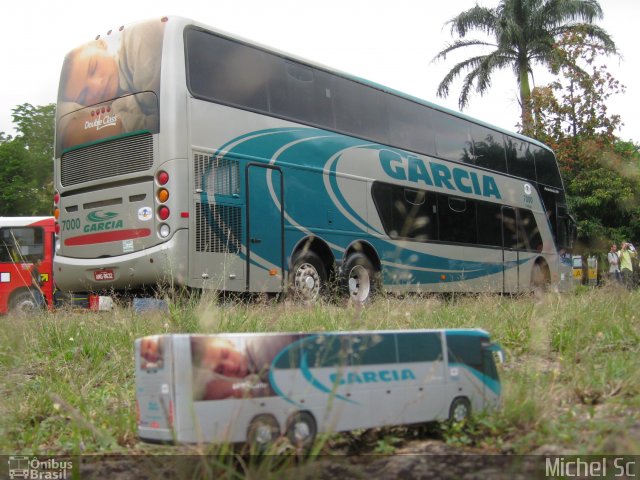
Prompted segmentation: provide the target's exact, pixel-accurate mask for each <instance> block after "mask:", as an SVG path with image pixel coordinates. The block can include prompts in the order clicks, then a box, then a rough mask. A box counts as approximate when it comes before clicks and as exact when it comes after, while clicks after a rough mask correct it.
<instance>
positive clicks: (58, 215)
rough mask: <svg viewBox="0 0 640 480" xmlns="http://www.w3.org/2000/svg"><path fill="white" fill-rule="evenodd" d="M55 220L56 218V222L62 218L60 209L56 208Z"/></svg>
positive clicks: (54, 211)
mask: <svg viewBox="0 0 640 480" xmlns="http://www.w3.org/2000/svg"><path fill="white" fill-rule="evenodd" d="M53 218H55V219H56V220H58V219H59V218H60V209H59V208H55V209H54V210H53Z"/></svg>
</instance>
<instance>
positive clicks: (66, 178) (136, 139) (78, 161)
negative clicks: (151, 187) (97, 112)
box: [60, 133, 153, 187]
mask: <svg viewBox="0 0 640 480" xmlns="http://www.w3.org/2000/svg"><path fill="white" fill-rule="evenodd" d="M152 166H153V136H152V135H151V134H150V133H143V134H140V135H134V136H131V137H123V138H117V139H115V140H109V141H107V142H102V143H96V144H94V145H87V146H86V147H82V148H78V149H76V150H71V151H69V152H66V153H64V154H63V155H62V159H61V164H60V181H61V183H62V185H63V186H65V187H68V186H70V185H78V184H81V183H84V182H90V181H94V180H102V179H105V178H110V177H116V176H119V175H127V174H130V173H135V172H144V171H147V170H149V169H150V168H151V167H152Z"/></svg>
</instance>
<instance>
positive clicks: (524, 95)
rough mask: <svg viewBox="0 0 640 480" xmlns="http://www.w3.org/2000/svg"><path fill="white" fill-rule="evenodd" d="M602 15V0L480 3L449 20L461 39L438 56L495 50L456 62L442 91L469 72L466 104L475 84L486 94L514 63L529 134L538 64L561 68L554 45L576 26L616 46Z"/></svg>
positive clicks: (462, 97)
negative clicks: (477, 37)
mask: <svg viewBox="0 0 640 480" xmlns="http://www.w3.org/2000/svg"><path fill="white" fill-rule="evenodd" d="M600 18H602V9H601V7H600V5H599V3H598V2H597V0H564V1H561V2H558V1H553V0H534V1H525V0H500V1H499V2H498V5H497V6H496V7H495V8H487V7H481V6H479V5H476V6H475V7H473V8H471V9H469V10H466V11H464V12H462V13H460V14H458V15H457V16H456V17H454V18H453V19H451V20H450V21H449V22H448V24H449V25H450V26H451V33H452V34H455V35H457V36H458V37H459V38H458V39H457V40H456V41H454V42H453V43H452V44H449V45H448V46H447V47H446V48H445V49H443V50H442V51H441V52H440V53H438V55H436V57H435V58H434V60H436V59H446V57H447V55H448V54H449V53H451V52H453V51H456V50H458V49H461V48H465V49H467V48H468V47H480V48H481V49H484V51H486V48H490V49H492V50H491V51H490V52H489V53H487V54H479V55H474V56H472V57H470V58H468V59H466V60H463V61H461V62H459V63H458V64H456V65H455V66H454V67H453V68H452V69H451V70H450V71H449V73H447V75H446V76H445V78H444V79H443V80H442V82H441V83H440V85H439V86H438V91H437V94H438V96H443V97H444V96H447V95H448V94H449V88H450V86H451V83H452V82H453V81H454V80H455V79H456V78H457V77H458V76H459V75H460V74H461V73H462V72H464V71H467V72H468V73H467V74H466V76H465V77H464V81H463V85H462V90H461V93H460V97H459V100H458V104H459V106H460V108H461V109H463V108H464V107H465V106H466V105H467V104H468V101H469V93H470V92H471V90H472V89H474V88H475V90H476V91H477V92H478V93H480V94H481V95H482V94H483V93H484V92H486V91H487V90H488V89H489V88H490V87H491V77H492V75H493V74H494V73H495V72H496V71H498V70H501V69H504V68H510V69H512V70H513V71H514V72H515V75H516V80H517V82H518V85H519V87H520V105H521V107H522V128H523V131H524V133H525V134H529V133H530V132H531V129H532V113H531V103H530V97H531V89H530V86H529V85H530V84H529V75H530V74H531V73H532V67H533V66H534V65H535V64H536V63H538V64H541V65H544V66H547V67H556V68H557V66H558V61H559V60H560V61H561V59H558V57H557V56H556V54H557V50H556V49H554V44H555V42H556V40H558V39H559V38H560V37H561V36H562V35H563V34H564V33H566V32H571V31H575V30H576V29H580V31H582V32H584V35H585V36H586V37H587V38H591V39H594V40H597V41H599V42H600V44H601V45H603V46H604V47H605V48H607V49H609V50H610V51H614V50H615V44H614V42H613V40H612V39H611V37H609V35H608V34H607V32H605V31H604V30H603V29H601V28H600V27H597V26H596V25H594V24H593V22H594V21H595V20H598V19H600ZM471 31H476V32H480V33H483V34H485V35H486V36H487V37H488V38H487V39H486V40H473V39H467V38H466V37H467V34H468V33H469V32H471ZM560 64H561V63H560Z"/></svg>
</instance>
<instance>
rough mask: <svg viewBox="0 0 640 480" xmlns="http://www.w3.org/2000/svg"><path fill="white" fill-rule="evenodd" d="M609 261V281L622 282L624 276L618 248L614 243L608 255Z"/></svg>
mask: <svg viewBox="0 0 640 480" xmlns="http://www.w3.org/2000/svg"><path fill="white" fill-rule="evenodd" d="M607 260H608V261H609V280H615V281H617V282H622V274H621V273H620V257H618V246H617V245H616V244H615V243H614V244H613V245H611V249H610V250H609V253H608V254H607Z"/></svg>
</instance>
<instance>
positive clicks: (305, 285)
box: [294, 263, 321, 300]
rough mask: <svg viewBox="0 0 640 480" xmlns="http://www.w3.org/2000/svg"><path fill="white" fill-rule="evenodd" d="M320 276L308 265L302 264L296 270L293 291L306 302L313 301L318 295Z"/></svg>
mask: <svg viewBox="0 0 640 480" xmlns="http://www.w3.org/2000/svg"><path fill="white" fill-rule="evenodd" d="M320 283H321V282H320V274H319V273H318V271H317V270H316V268H315V267H314V266H313V265H311V264H310V263H303V264H302V265H300V266H299V267H298V269H297V270H296V275H295V282H294V285H295V290H296V293H297V294H298V295H300V296H301V297H302V298H304V299H307V300H315V299H316V298H317V297H318V295H319V294H320Z"/></svg>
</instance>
